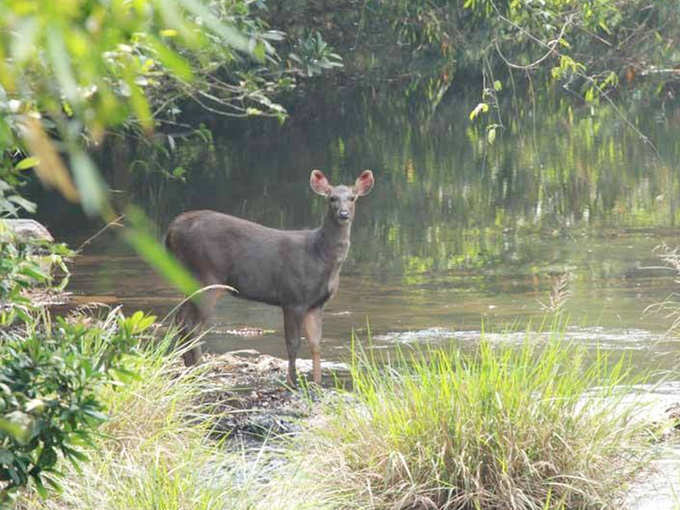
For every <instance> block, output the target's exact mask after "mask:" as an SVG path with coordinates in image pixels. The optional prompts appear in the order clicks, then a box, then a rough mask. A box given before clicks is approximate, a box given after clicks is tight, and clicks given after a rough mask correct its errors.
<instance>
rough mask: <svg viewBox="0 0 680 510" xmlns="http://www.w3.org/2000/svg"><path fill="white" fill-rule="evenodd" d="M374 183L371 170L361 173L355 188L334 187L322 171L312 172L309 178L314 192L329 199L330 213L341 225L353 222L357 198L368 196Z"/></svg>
mask: <svg viewBox="0 0 680 510" xmlns="http://www.w3.org/2000/svg"><path fill="white" fill-rule="evenodd" d="M374 182H375V181H374V179H373V172H371V171H370V170H364V171H363V172H361V174H360V175H359V177H357V179H356V181H354V185H353V186H345V185H338V186H332V185H331V184H330V183H329V182H328V179H327V178H326V176H325V175H324V174H323V172H322V171H321V170H312V174H311V175H310V176H309V185H310V186H311V187H312V189H313V190H314V192H315V193H317V194H319V195H323V196H325V197H328V213H329V215H330V216H331V218H333V219H334V220H335V221H336V222H337V223H338V224H340V225H342V224H348V223H351V222H352V220H353V219H354V207H355V205H356V200H357V198H359V197H363V196H364V195H368V194H369V193H370V191H371V189H372V188H373V183H374Z"/></svg>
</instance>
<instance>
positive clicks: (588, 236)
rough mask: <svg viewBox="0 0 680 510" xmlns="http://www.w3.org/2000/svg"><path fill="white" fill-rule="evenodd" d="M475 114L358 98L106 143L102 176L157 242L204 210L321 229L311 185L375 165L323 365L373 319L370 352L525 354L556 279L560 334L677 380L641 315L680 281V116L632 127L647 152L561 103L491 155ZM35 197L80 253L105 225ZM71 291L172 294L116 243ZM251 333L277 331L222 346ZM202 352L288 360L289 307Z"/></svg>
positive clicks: (329, 313)
mask: <svg viewBox="0 0 680 510" xmlns="http://www.w3.org/2000/svg"><path fill="white" fill-rule="evenodd" d="M474 104H475V102H474V101H467V100H464V99H461V98H456V99H454V100H452V101H450V102H449V104H448V105H444V106H442V107H440V109H439V110H438V112H437V114H436V115H435V116H434V117H431V118H427V119H425V120H423V119H419V120H415V119H414V117H413V115H410V114H408V113H405V110H404V111H401V112H399V111H393V112H389V114H388V112H386V111H385V110H384V109H381V108H377V107H375V106H374V105H373V104H372V103H371V102H370V101H367V100H362V99H361V98H359V99H356V100H353V101H347V102H346V103H343V104H342V105H339V106H338V107H333V108H329V107H326V108H321V109H320V111H319V112H318V113H317V114H316V116H313V117H312V118H307V119H304V120H300V121H295V120H293V121H290V122H289V123H287V124H285V125H283V126H278V125H275V124H273V123H266V122H263V123H262V124H260V125H258V124H257V123H256V122H255V123H250V124H244V126H250V127H249V128H248V129H249V130H248V131H244V132H238V131H234V129H233V128H231V130H230V131H224V130H221V129H220V128H219V127H217V128H215V127H214V126H213V132H214V133H217V134H215V136H214V137H212V136H209V135H206V134H193V135H187V136H175V137H173V139H172V140H170V139H169V137H160V136H159V137H158V143H157V145H156V146H155V147H149V146H148V145H143V144H141V143H134V142H129V143H126V144H118V145H113V146H110V147H107V148H106V149H104V150H102V152H101V154H100V156H99V157H100V164H101V166H102V167H103V168H104V169H105V171H106V173H107V176H108V178H109V180H110V182H111V183H112V186H113V188H114V190H115V196H116V197H119V198H120V200H121V202H126V201H129V200H132V201H134V202H136V203H138V204H141V205H142V206H143V207H144V209H145V210H146V212H147V214H148V215H149V217H150V218H151V220H152V221H153V222H154V223H155V225H156V226H157V228H158V235H159V237H160V236H161V235H162V231H163V230H164V229H165V226H166V225H167V224H168V223H169V221H170V220H171V219H172V217H174V216H175V215H176V214H178V213H179V212H181V211H183V210H187V209H193V208H211V209H216V210H220V211H224V212H227V213H231V214H235V215H238V216H242V217H245V218H248V219H250V220H253V221H258V222H261V223H263V224H265V225H268V226H272V227H276V228H304V227H314V226H316V225H317V224H319V222H320V221H321V218H322V216H323V214H324V211H325V204H324V200H323V198H321V197H318V196H317V195H315V194H314V193H313V192H312V191H311V190H310V189H309V187H308V176H309V172H310V171H311V170H312V169H313V168H320V169H322V170H323V171H324V172H326V174H327V175H328V176H329V178H330V180H331V181H332V182H333V183H347V184H349V183H351V182H353V180H354V178H355V177H356V176H357V175H358V174H359V172H360V171H361V170H362V169H364V168H371V169H372V170H373V171H374V174H375V177H376V185H375V187H374V190H373V192H372V193H371V194H370V195H368V196H367V197H364V198H362V199H360V200H359V203H358V206H357V217H356V219H355V223H354V226H353V232H352V247H351V250H350V255H349V258H348V260H347V262H346V264H345V266H344V268H343V273H342V277H341V286H340V292H339V294H338V296H337V297H336V298H335V300H333V301H332V302H331V303H329V305H328V306H327V309H326V313H325V320H324V349H323V356H324V357H325V358H327V359H335V360H342V359H343V358H346V356H347V353H348V345H349V338H350V334H351V331H352V330H354V331H356V332H358V334H359V337H360V338H365V337H366V329H367V326H368V325H370V329H371V332H372V336H373V339H374V341H375V344H376V346H377V347H381V346H382V347H389V346H390V345H394V344H395V343H402V344H403V343H409V344H410V343H418V342H447V341H454V342H458V343H460V344H463V345H472V344H474V342H475V341H476V339H477V338H478V337H479V331H480V330H482V329H484V330H486V331H493V332H496V333H498V334H501V336H498V337H497V338H499V339H506V340H507V341H515V340H516V339H517V337H518V335H517V331H522V330H524V329H526V327H527V324H532V325H533V326H534V327H537V325H539V324H540V323H541V322H542V321H544V320H549V317H550V312H546V307H549V305H550V302H551V289H553V288H554V287H555V286H556V285H557V282H562V283H563V284H564V288H563V290H564V293H563V295H562V296H561V299H558V301H560V302H561V303H562V304H563V305H562V306H563V313H564V314H566V315H567V316H568V317H569V324H570V326H569V328H568V331H567V334H568V336H570V337H572V338H574V340H576V341H579V342H584V343H587V345H592V346H593V348H594V347H595V346H598V345H599V346H600V347H604V348H606V349H611V350H613V351H620V352H628V353H630V354H631V355H632V356H633V360H634V362H635V364H636V366H639V367H642V368H653V369H655V370H656V369H667V370H673V369H675V366H676V361H677V354H679V353H680V344H679V343H678V342H677V341H676V339H675V337H674V336H673V335H667V334H666V332H667V330H668V328H669V326H670V324H671V319H670V318H668V317H665V316H664V315H663V314H658V313H656V314H655V313H650V312H645V309H646V308H647V307H648V306H650V305H653V304H654V303H658V302H661V301H663V300H665V299H667V298H668V297H669V296H671V295H672V293H673V292H675V291H676V290H677V289H678V287H680V284H677V283H676V282H675V281H674V278H675V274H674V273H673V271H671V270H670V269H667V268H663V267H661V266H662V263H661V261H660V259H659V257H658V255H657V254H656V253H655V252H654V249H655V247H657V246H659V245H660V244H662V243H665V244H666V245H668V246H671V247H674V246H676V245H678V244H680V227H678V226H677V225H680V221H679V220H680V213H679V212H678V210H677V203H678V197H680V194H679V192H680V178H679V175H678V170H677V168H678V158H679V156H680V142H679V140H680V136H678V135H680V115H677V112H675V111H665V112H663V114H659V113H658V112H644V110H643V113H639V114H631V117H630V118H631V119H633V121H635V122H636V124H637V125H638V126H639V128H640V129H641V130H642V131H643V132H645V133H646V134H647V135H648V136H649V137H650V139H651V140H652V141H653V143H654V145H655V148H652V147H651V146H650V145H649V144H647V143H645V142H644V141H643V140H641V139H640V138H639V137H638V136H637V135H636V134H635V133H634V132H633V131H631V130H630V129H629V128H628V127H627V126H626V124H625V123H624V122H623V121H622V119H621V118H620V117H618V116H617V115H616V114H615V113H614V112H610V111H607V110H606V109H603V110H601V112H600V113H599V114H598V116H593V115H592V114H591V112H590V110H587V109H573V108H572V107H565V106H564V105H552V106H551V107H546V108H545V109H544V110H543V111H548V110H550V111H553V110H554V111H559V112H560V113H554V114H546V113H543V114H542V117H541V118H537V117H535V116H534V115H535V113H534V111H533V109H529V108H527V111H526V112H524V111H521V110H520V111H516V110H513V109H512V108H510V107H509V108H508V109H507V110H505V111H502V112H501V113H502V116H503V115H504V116H507V117H508V119H512V120H507V119H506V120H505V123H506V126H505V129H504V130H503V131H501V132H500V134H499V136H497V137H496V139H495V141H494V143H493V144H489V143H488V141H487V137H486V134H485V130H484V126H483V125H482V124H475V123H471V122H470V121H469V120H468V116H467V113H468V112H469V111H470V110H471V109H472V108H473V107H474ZM551 108H552V110H551ZM395 110H396V109H395ZM538 111H539V112H540V111H541V109H539V110H538ZM633 115H638V117H639V120H637V119H638V117H633ZM252 126H255V127H252ZM244 129H245V128H244ZM169 174H174V175H176V176H180V177H181V178H183V179H185V182H182V181H181V179H178V178H168V175H169ZM39 200H40V201H41V203H46V204H47V205H46V206H44V207H43V209H42V211H41V214H42V216H41V218H40V219H41V220H42V221H43V222H44V223H46V224H47V226H48V227H49V228H50V229H51V230H52V231H53V232H54V233H55V234H56V235H57V237H59V238H61V239H62V240H66V241H68V242H70V243H71V245H72V246H74V247H77V246H79V244H80V243H81V242H82V241H83V240H84V239H86V238H87V237H89V236H90V235H92V233H94V232H95V231H96V230H97V229H98V228H99V227H100V225H96V224H90V223H87V222H85V221H84V219H83V218H81V217H79V216H78V213H76V212H75V210H74V209H72V208H68V207H65V206H64V204H62V203H60V202H59V201H58V199H56V198H54V197H53V196H48V197H39ZM70 290H71V291H72V292H73V293H74V296H75V300H76V302H90V301H100V302H104V303H122V304H123V305H124V306H125V308H126V309H128V310H133V309H138V308H139V309H144V310H150V311H152V312H154V313H155V314H157V315H159V316H164V315H165V314H166V313H167V312H168V311H169V310H170V309H171V308H172V307H173V306H174V304H175V303H177V301H178V300H179V295H178V294H177V292H176V291H174V290H173V289H172V288H170V287H169V286H168V285H167V284H166V283H165V282H164V281H163V280H162V279H161V278H159V277H157V276H156V275H155V274H154V273H153V272H152V271H151V270H150V269H149V268H148V267H147V266H146V265H145V264H144V263H143V262H142V261H141V260H140V259H138V258H137V257H136V256H135V255H134V253H133V252H132V251H131V250H130V249H129V248H128V247H126V246H125V244H124V243H123V241H122V240H121V239H120V238H119V237H118V236H117V235H115V233H113V232H111V233H109V234H106V235H103V236H101V237H98V238H97V239H95V240H94V241H93V242H91V243H89V244H88V245H87V246H86V247H85V248H84V249H83V252H82V255H81V256H79V257H78V258H77V259H76V261H75V264H74V266H73V276H72V279H71V285H70ZM553 299H554V296H553ZM679 300H680V298H679ZM679 306H680V305H679ZM546 318H547V319H546ZM240 327H255V328H262V329H264V330H267V331H271V332H268V333H267V334H265V335H262V336H256V337H249V338H244V337H242V336H237V335H230V334H228V332H227V331H228V330H233V329H236V328H240ZM513 332H514V334H509V333H513ZM503 333H505V335H503ZM207 342H208V343H209V346H210V348H211V349H212V350H214V351H226V350H233V349H241V348H254V349H257V350H260V351H263V352H266V353H270V354H273V355H279V356H283V355H284V354H285V349H284V342H283V333H282V319H281V313H280V310H279V309H277V308H272V307H268V306H266V305H260V304H257V303H252V302H247V301H242V300H238V299H235V298H225V299H223V300H222V301H221V302H220V303H219V305H218V308H217V311H216V317H215V321H214V323H213V329H212V332H211V333H210V334H209V335H208V337H207ZM303 356H304V354H303Z"/></svg>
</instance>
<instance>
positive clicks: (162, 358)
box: [19, 332, 246, 510]
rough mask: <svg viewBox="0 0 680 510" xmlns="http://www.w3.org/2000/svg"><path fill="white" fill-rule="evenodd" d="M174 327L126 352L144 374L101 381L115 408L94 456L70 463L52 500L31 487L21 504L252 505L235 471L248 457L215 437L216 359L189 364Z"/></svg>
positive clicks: (103, 398) (107, 404)
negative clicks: (176, 343)
mask: <svg viewBox="0 0 680 510" xmlns="http://www.w3.org/2000/svg"><path fill="white" fill-rule="evenodd" d="M173 343H174V337H173V333H172V332H168V333H167V334H166V335H164V336H159V337H157V338H156V341H155V342H153V343H148V344H146V345H145V346H144V347H143V348H141V349H139V350H138V351H137V352H136V354H135V356H131V357H129V358H127V359H126V364H125V366H126V367H128V368H129V369H131V370H132V371H134V372H135V373H136V374H137V377H135V378H132V379H128V380H127V381H126V382H125V384H119V385H117V386H115V387H114V386H100V387H99V388H98V391H97V398H98V399H99V401H100V402H101V404H102V405H103V407H104V408H105V409H107V412H108V414H109V419H108V421H107V422H105V423H104V424H103V425H102V426H101V429H100V431H101V433H100V434H99V435H98V436H97V437H96V438H94V441H93V442H94V444H93V445H91V446H89V447H86V448H84V449H83V451H84V452H86V453H87V454H88V456H89V457H90V460H89V462H88V463H86V464H81V465H80V466H79V469H74V468H73V467H72V466H65V469H64V470H63V472H62V474H61V475H60V476H59V483H60V485H61V486H62V489H63V490H62V491H61V492H60V494H53V495H52V497H50V498H48V499H41V498H36V497H31V496H30V495H29V494H25V495H24V496H25V497H24V498H23V501H22V503H20V505H19V508H20V509H22V510H29V509H39V508H40V509H66V508H78V509H82V510H95V509H101V508H107V509H112V510H114V509H119V510H127V509H130V508H134V509H136V510H157V509H192V510H208V509H215V508H246V507H245V506H239V504H238V501H239V497H240V496H239V494H238V492H239V491H237V490H236V487H235V486H236V481H235V478H234V477H233V474H232V473H233V472H232V470H233V469H234V466H237V465H240V464H241V463H242V462H243V460H242V459H241V458H240V454H239V453H233V452H232V453H230V452H229V451H228V450H227V448H225V447H224V445H223V444H221V442H219V441H216V440H215V439H214V438H211V436H210V432H211V426H212V424H213V423H214V420H215V418H216V417H217V416H218V415H217V412H216V409H215V408H214V407H215V406H216V402H212V401H209V400H208V399H206V398H205V395H206V394H207V393H208V392H210V393H212V394H219V392H220V391H221V390H223V388H216V387H214V386H213V385H214V384H215V383H214V382H213V381H211V379H210V377H207V373H208V372H209V371H210V369H211V366H210V364H209V363H204V364H201V365H200V366H195V367H191V368H188V369H187V368H185V367H184V365H183V363H182V361H181V357H180V353H179V352H178V351H177V350H174V351H170V353H168V350H169V349H170V348H171V346H172V344H173Z"/></svg>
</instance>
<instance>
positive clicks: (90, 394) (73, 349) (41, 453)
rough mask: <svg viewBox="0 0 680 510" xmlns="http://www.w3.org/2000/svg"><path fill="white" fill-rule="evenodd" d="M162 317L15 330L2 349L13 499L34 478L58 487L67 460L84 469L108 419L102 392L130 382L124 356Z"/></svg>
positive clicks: (3, 471)
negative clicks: (97, 432)
mask: <svg viewBox="0 0 680 510" xmlns="http://www.w3.org/2000/svg"><path fill="white" fill-rule="evenodd" d="M154 319H155V318H154V317H150V316H146V315H144V314H142V313H141V312H137V313H135V314H134V315H132V316H131V317H127V318H126V317H123V316H122V314H120V312H118V311H114V312H112V313H110V314H109V315H108V316H107V317H106V318H104V320H102V321H101V322H99V323H93V321H92V320H91V319H86V318H84V317H75V318H71V319H64V318H61V317H58V318H57V319H56V322H55V323H52V322H51V319H50V317H49V315H47V314H46V313H45V314H44V315H43V318H42V320H40V321H36V322H34V323H32V324H30V325H29V326H27V328H26V330H25V331H23V330H17V331H14V332H12V333H7V334H6V335H5V338H4V339H3V342H2V349H1V350H0V480H2V482H3V486H2V490H1V492H0V494H1V495H2V497H3V499H6V498H8V497H9V496H10V494H12V493H13V492H14V491H15V490H16V489H17V488H18V487H22V486H24V485H26V484H27V483H28V482H29V481H30V480H33V481H34V482H35V484H36V487H37V488H38V489H39V490H40V491H41V492H43V493H44V489H43V483H44V482H48V483H49V484H51V485H53V486H55V487H58V483H57V482H56V480H55V478H54V475H55V474H56V473H58V471H57V463H58V462H59V459H60V456H63V458H65V459H67V460H69V461H71V462H72V463H73V464H77V463H78V462H80V461H83V460H87V456H86V455H85V454H84V453H83V451H82V449H83V447H85V446H88V445H91V444H92V433H93V431H94V429H95V428H96V427H97V426H98V425H99V424H101V423H102V422H104V421H105V420H106V415H105V414H104V412H105V408H104V406H103V404H102V402H101V400H100V398H99V396H98V394H97V392H98V391H100V390H99V388H100V387H101V386H102V385H106V384H112V383H113V382H115V380H116V379H117V378H118V377H121V376H124V377H129V376H130V373H129V371H127V370H126V369H125V363H124V356H125V354H126V353H127V352H129V351H130V350H131V348H132V347H133V346H134V345H136V344H137V343H138V342H139V341H140V339H141V338H142V337H143V336H144V333H145V331H146V330H147V329H148V328H149V326H150V325H151V324H152V323H153V321H154Z"/></svg>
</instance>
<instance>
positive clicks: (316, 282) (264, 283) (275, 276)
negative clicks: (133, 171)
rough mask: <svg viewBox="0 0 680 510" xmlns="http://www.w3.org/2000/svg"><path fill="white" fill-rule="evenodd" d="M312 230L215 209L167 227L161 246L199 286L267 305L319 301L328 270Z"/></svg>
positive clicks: (182, 217)
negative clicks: (232, 291)
mask: <svg viewBox="0 0 680 510" xmlns="http://www.w3.org/2000/svg"><path fill="white" fill-rule="evenodd" d="M313 233H314V231H312V230H278V229H273V228H269V227H265V226H263V225H260V224H258V223H254V222H252V221H248V220H244V219H242V218H237V217H235V216H230V215H227V214H223V213H219V212H216V211H208V210H202V211H189V212H186V213H183V214H181V215H180V216H178V217H177V218H176V219H175V220H174V221H173V222H172V223H171V224H170V226H169V227H168V233H167V235H166V246H167V247H168V249H169V250H170V251H171V252H172V253H174V254H175V256H176V257H177V258H178V259H179V260H180V261H181V262H182V263H183V264H184V265H185V266H186V267H187V268H188V269H189V270H191V271H192V273H193V274H194V275H195V277H196V278H198V279H199V280H200V281H201V282H202V283H203V284H205V285H209V284H213V283H221V284H226V285H231V286H233V287H235V288H236V289H237V291H238V293H237V294H236V295H237V296H239V297H243V298H246V299H252V300H255V301H261V302H265V303H269V304H273V305H282V306H283V305H286V306H291V305H297V304H300V305H303V304H307V302H310V303H309V304H310V305H311V304H312V303H311V302H316V301H321V302H323V301H325V300H326V299H327V296H328V294H329V292H328V277H327V274H328V270H327V268H325V267H324V266H323V264H320V262H319V259H318V258H317V257H316V256H315V255H314V250H313V248H312V246H311V243H312V236H313Z"/></svg>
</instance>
